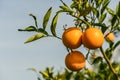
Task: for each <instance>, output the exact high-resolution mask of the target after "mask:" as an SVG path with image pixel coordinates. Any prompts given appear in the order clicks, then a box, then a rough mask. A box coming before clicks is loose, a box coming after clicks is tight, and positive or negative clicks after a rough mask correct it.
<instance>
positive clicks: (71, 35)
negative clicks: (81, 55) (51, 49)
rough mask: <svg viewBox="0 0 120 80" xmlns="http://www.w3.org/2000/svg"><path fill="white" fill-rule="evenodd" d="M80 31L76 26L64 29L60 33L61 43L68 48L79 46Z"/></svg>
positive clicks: (80, 41)
mask: <svg viewBox="0 0 120 80" xmlns="http://www.w3.org/2000/svg"><path fill="white" fill-rule="evenodd" d="M81 39H82V31H81V30H80V29H78V28H76V27H70V28H68V29H66V30H65V31H64V33H63V35H62V42H63V44H64V45H65V46H66V47H67V48H70V49H76V48H78V47H80V45H81V43H82V40H81Z"/></svg>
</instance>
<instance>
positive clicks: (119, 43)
mask: <svg viewBox="0 0 120 80" xmlns="http://www.w3.org/2000/svg"><path fill="white" fill-rule="evenodd" d="M119 45H120V40H119V41H118V42H117V43H116V44H115V45H114V47H113V49H116V48H117V47H118V46H119Z"/></svg>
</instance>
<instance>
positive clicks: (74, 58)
mask: <svg viewBox="0 0 120 80" xmlns="http://www.w3.org/2000/svg"><path fill="white" fill-rule="evenodd" d="M85 64H86V59H85V57H84V55H83V54H82V53H81V52H79V51H73V52H71V53H68V54H67V56H66V58H65V65H66V67H67V68H68V69H70V70H72V71H79V70H81V69H83V68H84V67H85Z"/></svg>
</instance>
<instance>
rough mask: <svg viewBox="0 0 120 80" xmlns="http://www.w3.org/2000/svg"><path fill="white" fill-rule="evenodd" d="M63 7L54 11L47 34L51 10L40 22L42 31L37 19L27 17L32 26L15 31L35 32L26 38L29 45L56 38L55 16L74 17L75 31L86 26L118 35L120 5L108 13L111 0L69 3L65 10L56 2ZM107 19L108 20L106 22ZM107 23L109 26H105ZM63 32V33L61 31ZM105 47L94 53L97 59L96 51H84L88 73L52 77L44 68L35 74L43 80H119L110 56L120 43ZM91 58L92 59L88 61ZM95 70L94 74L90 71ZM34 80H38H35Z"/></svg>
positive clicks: (50, 70)
mask: <svg viewBox="0 0 120 80" xmlns="http://www.w3.org/2000/svg"><path fill="white" fill-rule="evenodd" d="M60 1H61V3H62V4H63V5H61V6H60V9H59V10H58V11H56V14H55V15H54V17H53V19H52V21H51V26H50V31H51V33H48V32H49V31H47V30H46V27H48V26H47V24H48V22H49V20H50V18H51V12H52V7H50V8H49V9H48V11H47V12H46V14H45V16H44V19H43V25H42V26H43V27H39V26H38V23H37V17H36V16H35V15H33V14H30V16H31V17H33V19H34V21H35V25H32V26H28V27H26V28H25V29H18V30H19V31H27V32H37V34H35V35H33V36H32V37H30V38H29V39H28V40H27V41H26V42H25V43H29V42H32V41H35V40H38V39H41V38H44V37H55V38H58V39H61V38H60V37H59V36H57V32H56V28H57V21H58V19H59V14H61V13H67V14H66V15H69V16H70V17H74V19H75V20H74V21H75V25H74V26H76V27H78V28H80V29H81V30H82V31H85V30H86V29H87V28H89V27H90V26H92V27H97V28H99V29H101V31H102V32H103V34H104V35H105V34H106V33H107V32H113V33H114V34H118V33H119V31H120V2H119V3H118V4H117V6H116V9H115V10H112V9H111V8H110V7H109V3H110V1H111V0H72V4H70V5H69V6H68V5H67V4H66V3H64V2H63V1H62V0H60ZM108 17H110V18H108ZM108 21H109V22H108ZM63 29H65V28H64V27H63ZM105 43H107V44H109V46H108V47H107V48H106V49H103V48H102V47H100V48H99V49H98V52H101V55H100V56H95V51H96V50H88V53H87V55H86V59H87V60H88V62H90V63H91V67H92V69H89V68H85V69H83V70H81V71H78V72H72V71H69V70H67V69H65V70H64V72H62V73H60V72H59V71H58V72H57V74H54V72H53V68H46V70H41V71H39V74H41V75H42V76H43V78H44V79H45V80H119V78H120V63H116V62H114V61H113V62H112V61H111V59H112V56H113V53H114V51H115V49H116V48H117V47H118V46H119V45H120V40H118V41H117V42H107V41H105ZM67 50H68V51H69V49H68V48H67ZM91 56H92V57H91ZM94 69H95V70H94ZM38 80H41V78H40V77H38Z"/></svg>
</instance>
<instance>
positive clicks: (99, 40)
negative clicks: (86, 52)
mask: <svg viewBox="0 0 120 80" xmlns="http://www.w3.org/2000/svg"><path fill="white" fill-rule="evenodd" d="M103 42H104V35H103V33H102V32H101V30H99V29H97V28H88V29H87V30H86V31H85V32H84V33H83V35H82V43H83V45H84V46H85V47H87V48H89V49H96V48H99V47H101V46H102V44H103Z"/></svg>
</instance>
